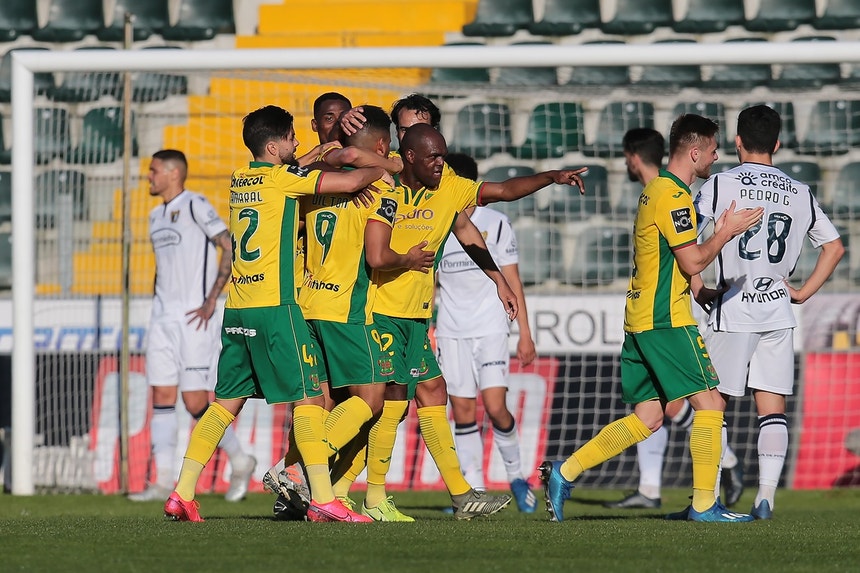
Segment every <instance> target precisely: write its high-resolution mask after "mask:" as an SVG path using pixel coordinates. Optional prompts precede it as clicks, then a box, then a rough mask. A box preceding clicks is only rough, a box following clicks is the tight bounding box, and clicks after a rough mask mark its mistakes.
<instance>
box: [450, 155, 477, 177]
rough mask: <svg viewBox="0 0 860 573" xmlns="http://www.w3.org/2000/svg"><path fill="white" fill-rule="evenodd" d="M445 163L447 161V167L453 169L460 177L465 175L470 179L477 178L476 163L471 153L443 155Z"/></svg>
mask: <svg viewBox="0 0 860 573" xmlns="http://www.w3.org/2000/svg"><path fill="white" fill-rule="evenodd" d="M445 163H447V164H448V167H450V168H451V169H453V170H454V173H456V174H457V175H459V176H460V177H465V178H466V179H471V180H472V181H477V180H478V163H477V162H476V161H475V160H474V159H473V158H472V156H471V155H466V154H465V153H449V154H448V155H446V156H445Z"/></svg>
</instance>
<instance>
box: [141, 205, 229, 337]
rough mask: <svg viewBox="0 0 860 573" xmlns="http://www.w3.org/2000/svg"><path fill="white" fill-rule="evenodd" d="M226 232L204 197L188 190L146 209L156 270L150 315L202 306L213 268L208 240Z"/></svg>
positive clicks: (215, 261) (212, 250) (215, 267)
mask: <svg viewBox="0 0 860 573" xmlns="http://www.w3.org/2000/svg"><path fill="white" fill-rule="evenodd" d="M226 230H227V226H226V225H225V224H224V221H222V220H221V217H219V216H218V213H217V212H216V211H215V208H214V207H213V206H212V204H211V203H210V202H209V200H208V199H206V197H204V196H203V195H200V194H198V193H194V192H192V191H188V190H185V191H183V192H182V193H180V194H179V195H177V196H176V197H174V198H173V199H172V200H170V201H169V202H168V203H164V204H161V205H159V206H157V207H155V208H154V209H153V210H152V211H150V213H149V238H150V240H151V241H152V248H153V251H154V252H155V268H156V275H155V299H154V301H153V316H158V315H161V314H168V313H175V314H179V315H181V316H182V317H184V316H185V313H187V312H188V311H190V310H193V309H195V308H198V307H199V306H200V305H202V304H203V300H204V299H205V298H206V296H207V295H208V294H209V291H210V290H211V289H212V283H214V282H215V276H216V274H217V272H218V256H217V252H216V249H215V245H214V244H213V242H212V239H213V238H214V237H215V236H216V235H218V234H219V233H222V232H224V231H226ZM215 330H216V331H217V330H218V329H217V328H216V329H215Z"/></svg>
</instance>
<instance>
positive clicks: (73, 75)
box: [48, 46, 122, 103]
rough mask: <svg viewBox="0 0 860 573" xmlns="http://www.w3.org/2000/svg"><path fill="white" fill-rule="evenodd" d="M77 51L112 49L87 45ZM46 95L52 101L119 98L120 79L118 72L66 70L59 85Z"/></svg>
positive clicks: (75, 101) (77, 101)
mask: <svg viewBox="0 0 860 573" xmlns="http://www.w3.org/2000/svg"><path fill="white" fill-rule="evenodd" d="M78 50H79V51H89V50H113V48H111V47H109V46H87V47H83V48H78ZM48 96H49V97H50V98H51V99H52V100H54V101H62V102H69V103H79V102H87V101H96V100H97V99H99V98H100V97H102V96H111V97H114V98H120V97H121V96H122V80H121V77H120V74H119V72H66V73H64V74H63V80H62V81H61V82H60V85H58V86H56V87H55V88H54V89H52V90H51V91H50V92H49V94H48Z"/></svg>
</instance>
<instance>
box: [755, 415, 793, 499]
mask: <svg viewBox="0 0 860 573" xmlns="http://www.w3.org/2000/svg"><path fill="white" fill-rule="evenodd" d="M758 424H759V431H758V493H757V494H756V496H755V505H756V506H758V504H759V502H761V500H763V499H766V500H767V501H768V502H769V503H770V507H771V509H773V505H774V499H773V498H774V496H775V494H776V488H777V486H778V485H779V476H780V475H781V474H782V466H783V465H785V453H786V452H787V451H788V420H787V419H786V417H785V414H771V415H769V416H764V417H760V418H759V419H758Z"/></svg>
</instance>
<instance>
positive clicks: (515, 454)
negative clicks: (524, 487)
mask: <svg viewBox="0 0 860 573" xmlns="http://www.w3.org/2000/svg"><path fill="white" fill-rule="evenodd" d="M493 441H495V442H496V447H497V448H498V449H499V453H500V454H502V461H503V462H505V472H506V473H507V474H508V483H510V482H512V481H514V480H515V479H523V465H522V462H521V461H520V438H519V436H517V425H516V423H513V424H511V427H510V428H509V429H508V430H507V431H505V430H501V429H499V428H497V427H496V426H493Z"/></svg>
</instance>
